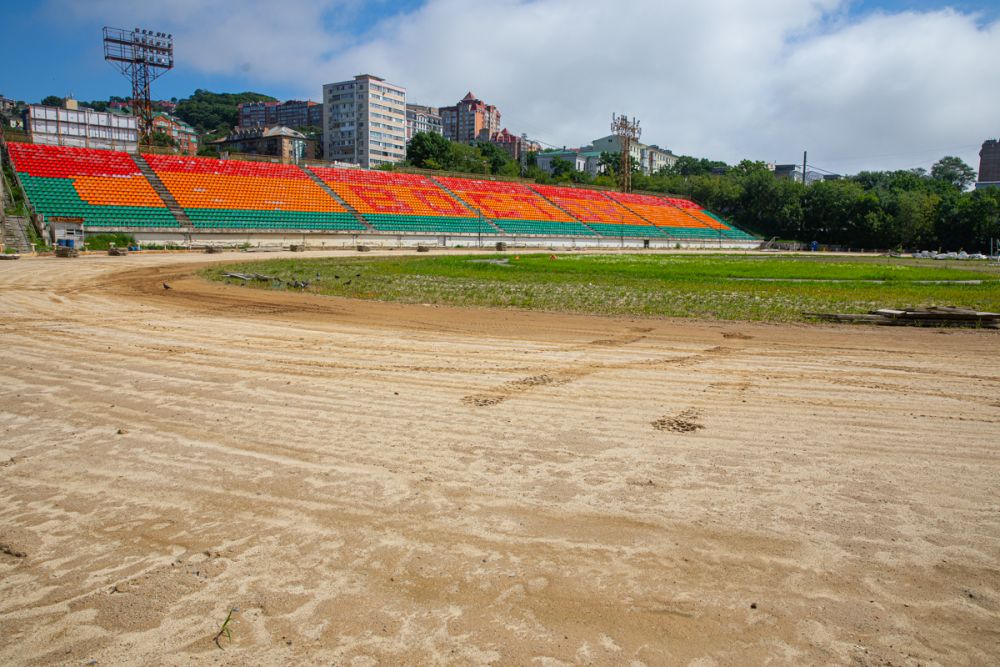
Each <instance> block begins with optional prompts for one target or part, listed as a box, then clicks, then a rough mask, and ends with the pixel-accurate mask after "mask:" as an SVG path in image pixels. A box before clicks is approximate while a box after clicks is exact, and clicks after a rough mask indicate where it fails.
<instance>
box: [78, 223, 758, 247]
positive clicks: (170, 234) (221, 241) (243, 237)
mask: <svg viewBox="0 0 1000 667" xmlns="http://www.w3.org/2000/svg"><path fill="white" fill-rule="evenodd" d="M102 231H105V230H102ZM106 231H108V232H112V231H114V232H123V233H126V234H130V235H132V236H133V237H135V239H136V241H137V242H138V243H140V244H144V245H150V244H157V245H180V246H188V245H192V246H205V245H217V246H227V247H235V246H244V245H248V246H250V247H260V248H276V247H288V246H289V245H307V246H309V247H310V248H312V249H316V250H319V249H322V248H331V249H333V248H353V247H354V246H357V245H367V246H370V247H372V248H413V247H416V246H418V245H426V246H431V247H440V248H480V247H481V248H494V247H495V246H496V244H497V242H500V241H502V242H504V243H506V244H507V245H508V247H511V248H553V249H559V248H587V249H591V248H592V249H600V248H607V249H609V250H611V249H615V248H631V249H641V248H644V247H646V245H645V244H644V242H643V241H644V240H643V239H639V238H625V239H621V238H609V237H579V236H565V237H563V236H508V235H500V234H483V235H482V236H481V237H480V236H479V235H476V234H469V235H463V234H377V233H371V232H365V233H359V234H351V233H343V232H341V233H335V232H326V233H324V232H307V233H301V232H299V233H295V232H244V233H240V232H232V231H224V232H223V231H186V230H179V229H178V230H172V231H166V230H157V231H151V230H149V229H129V228H116V229H114V230H112V229H108V230H106ZM90 233H91V234H94V233H100V232H95V231H93V230H90ZM678 245H680V247H681V248H706V249H711V248H720V249H733V248H735V249H750V248H756V247H757V246H758V245H760V242H759V241H733V240H731V239H723V240H722V241H721V242H720V241H719V240H713V241H700V240H699V241H679V240H673V239H656V238H654V239H649V245H648V247H649V248H657V249H668V248H675V247H677V246H678Z"/></svg>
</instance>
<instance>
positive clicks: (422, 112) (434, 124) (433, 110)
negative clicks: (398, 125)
mask: <svg viewBox="0 0 1000 667" xmlns="http://www.w3.org/2000/svg"><path fill="white" fill-rule="evenodd" d="M418 132H433V133H434V134H443V133H444V132H443V131H442V129H441V114H440V113H438V109H437V107H428V106H424V105H423V104H407V105H406V143H410V139H412V138H413V135H414V134H417V133H418Z"/></svg>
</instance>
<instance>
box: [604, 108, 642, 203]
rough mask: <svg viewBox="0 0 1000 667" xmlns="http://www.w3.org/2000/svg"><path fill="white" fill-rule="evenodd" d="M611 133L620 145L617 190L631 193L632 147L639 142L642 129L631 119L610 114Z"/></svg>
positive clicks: (634, 119) (623, 115)
mask: <svg viewBox="0 0 1000 667" xmlns="http://www.w3.org/2000/svg"><path fill="white" fill-rule="evenodd" d="M611 133H612V134H613V135H614V136H616V137H618V142H619V143H620V144H621V149H622V152H621V162H620V163H619V167H618V188H619V189H620V190H621V191H622V192H631V191H632V146H633V144H635V143H637V142H638V141H639V137H640V136H641V135H642V128H641V127H639V121H638V120H637V119H636V118H635V117H633V118H632V119H631V120H629V118H628V116H626V115H625V114H622V115H620V116H618V115H615V114H611Z"/></svg>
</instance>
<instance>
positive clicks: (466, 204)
mask: <svg viewBox="0 0 1000 667" xmlns="http://www.w3.org/2000/svg"><path fill="white" fill-rule="evenodd" d="M427 178H429V179H430V180H431V181H432V182H433V183H434V185H436V186H438V187H439V188H441V189H442V190H444V191H445V192H447V193H448V194H449V195H451V196H452V197H454V198H455V201H457V202H458V203H459V204H461V205H462V206H464V207H465V208H467V209H469V210H470V211H475V213H476V215H478V216H479V217H480V218H481V219H482V220H485V221H486V224H488V225H489V226H490V229H491V230H492V231H495V232H497V233H500V234H502V233H503V230H502V229H500V228H499V227H497V225H496V223H495V222H493V221H492V220H490V219H489V218H487V217H486V216H485V215H483V212H482V211H480V210H479V209H478V208H477V207H475V206H472V205H471V204H469V202H467V201H465V200H464V199H462V198H461V197H459V196H458V194H457V193H455V192H454V191H452V190H451V188H449V187H448V186H447V185H445V184H444V183H442V182H441V181H439V180H438V179H436V178H434V177H433V176H428V177H427Z"/></svg>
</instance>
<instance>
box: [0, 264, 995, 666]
mask: <svg viewBox="0 0 1000 667" xmlns="http://www.w3.org/2000/svg"><path fill="white" fill-rule="evenodd" d="M226 257H228V258H229V259H233V258H234V256H232V255H229V256H224V258H226ZM218 259H219V256H201V255H158V256H157V255H153V256H143V257H135V256H130V257H127V258H109V257H87V258H81V259H78V260H57V259H25V260H22V261H19V262H0V364H2V368H3V380H2V386H0V499H2V503H0V664H4V665H89V664H97V665H117V664H130V665H150V664H166V665H200V664H213V665H215V664H230V665H331V664H333V665H352V666H355V667H363V666H368V665H399V664H413V665H433V664H458V665H465V664H497V665H541V666H551V665H564V664H574V665H575V664H595V665H649V666H652V665H698V666H702V667H706V666H709V665H757V664H782V665H803V664H836V665H842V664H854V665H918V664H919V665H937V664H940V665H990V664H998V663H1000V366H998V360H1000V357H998V356H997V353H998V351H1000V335H998V332H975V331H929V330H900V329H881V328H833V327H815V326H787V325H782V326H769V325H746V324H733V323H714V322H713V323H705V322H688V321H676V320H672V321H661V320H626V319H605V318H595V317H575V316H573V317H570V316H561V315H547V314H532V313H514V312H496V311H485V310H479V311H473V310H470V311H462V310H457V309H450V308H440V307H426V306H399V305H390V304H375V303H358V302H351V301H346V300H339V299H331V298H322V297H309V296H305V297H296V296H289V295H284V294H261V293H259V292H250V291H249V290H242V289H240V288H237V287H226V286H222V285H211V284H207V283H203V282H202V281H200V280H198V279H197V278H192V277H185V275H189V274H190V273H191V271H192V270H193V268H194V264H193V263H196V262H206V261H218ZM164 280H166V281H168V282H169V283H170V284H171V286H172V287H173V289H171V290H164V289H163V288H162V286H161V283H162V282H163V281H164ZM232 607H235V608H237V609H238V611H236V612H235V613H234V614H233V620H232V623H231V624H230V628H231V630H232V639H231V640H230V639H228V638H226V637H225V636H223V637H222V638H221V641H220V643H221V646H222V649H220V648H219V647H218V646H216V644H215V643H213V636H214V635H215V634H216V633H217V632H218V631H219V629H220V626H221V624H222V622H223V620H224V619H225V617H226V614H227V611H228V610H229V609H230V608H232Z"/></svg>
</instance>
